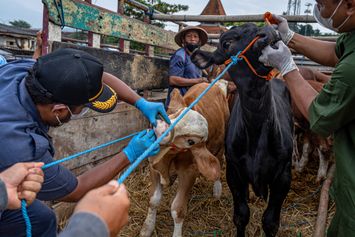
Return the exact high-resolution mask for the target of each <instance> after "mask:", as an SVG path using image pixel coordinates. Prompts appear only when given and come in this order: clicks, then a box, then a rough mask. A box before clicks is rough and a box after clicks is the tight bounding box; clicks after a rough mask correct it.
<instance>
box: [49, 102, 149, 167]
mask: <svg viewBox="0 0 355 237" xmlns="http://www.w3.org/2000/svg"><path fill="white" fill-rule="evenodd" d="M148 126H149V123H148V121H147V120H146V119H145V118H144V117H143V115H142V114H141V113H140V112H139V111H138V110H137V109H135V108H134V107H133V106H130V105H128V104H126V103H119V104H118V105H117V106H116V108H115V109H114V110H113V111H112V112H110V113H105V114H100V113H96V112H94V111H89V112H88V114H87V115H86V116H85V117H83V118H80V119H76V120H72V121H70V122H69V123H66V124H64V125H63V126H61V127H59V128H55V129H51V131H50V135H51V136H52V137H53V144H54V147H55V150H56V153H55V159H62V158H64V157H67V156H69V155H73V154H75V153H78V152H80V151H84V150H87V149H90V148H92V147H96V146H98V145H101V144H103V143H106V142H109V141H112V140H115V139H118V138H121V137H124V136H127V135H129V134H131V133H133V132H137V131H140V130H142V129H145V128H148ZM129 140H130V139H127V140H125V141H122V142H119V143H116V144H113V145H111V146H109V147H106V148H103V149H100V150H98V151H94V152H91V153H88V154H86V155H82V156H80V157H78V158H75V159H73V160H71V161H67V162H65V163H63V165H64V166H65V167H67V168H68V169H71V170H75V169H80V168H82V167H83V168H85V166H86V165H88V164H95V163H98V162H100V161H101V160H103V159H106V158H108V157H111V156H113V155H115V154H117V153H118V152H120V151H121V149H122V148H123V147H124V146H125V145H127V143H128V142H129ZM79 173H81V172H79Z"/></svg>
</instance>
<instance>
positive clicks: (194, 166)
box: [140, 83, 229, 237]
mask: <svg viewBox="0 0 355 237" xmlns="http://www.w3.org/2000/svg"><path fill="white" fill-rule="evenodd" d="M207 86H208V84H207V83H201V84H197V85H194V86H193V87H191V88H190V89H189V91H188V92H187V93H186V94H185V95H184V97H182V96H181V95H180V93H179V92H178V90H174V91H173V92H172V95H171V102H170V105H169V109H168V114H169V117H170V119H171V120H172V122H173V121H174V119H175V118H176V117H177V116H178V115H179V114H180V113H181V112H182V111H183V110H184V109H185V108H186V107H187V106H188V105H190V104H191V103H192V102H193V101H194V100H195V99H196V98H197V96H198V95H199V94H200V93H201V92H202V91H203V90H204V89H205V88H206V87H207ZM228 118H229V110H228V103H227V100H226V96H225V95H224V93H223V92H222V90H221V89H220V88H219V87H217V86H213V87H212V88H211V90H210V91H209V92H208V93H207V94H206V95H205V96H204V97H203V98H202V99H201V100H200V102H199V103H198V104H196V105H195V106H194V107H193V110H190V111H189V112H188V113H187V114H186V115H185V117H184V118H183V119H182V120H181V121H180V122H179V123H178V124H177V126H176V127H175V129H174V130H173V132H171V133H170V134H169V135H168V137H166V138H165V139H164V140H163V141H162V146H161V152H160V153H159V154H158V155H156V156H154V157H151V158H150V159H149V164H150V174H151V181H152V185H151V190H150V202H149V209H148V214H147V217H146V219H145V222H144V225H143V228H142V230H141V233H140V235H141V236H151V235H152V233H153V231H154V228H155V221H156V213H157V208H158V205H159V203H160V201H161V198H162V188H163V186H168V185H172V183H173V182H174V181H175V179H174V178H175V177H176V178H177V180H178V187H177V193H176V196H175V198H174V200H173V202H172V204H171V216H172V217H173V219H174V233H173V236H174V237H178V236H182V224H183V221H184V217H185V215H186V213H187V204H188V200H189V196H190V191H191V189H192V187H193V185H194V183H195V179H196V178H197V177H198V176H199V175H200V174H201V175H202V176H204V177H205V178H206V179H207V180H210V181H213V182H214V187H213V192H214V196H215V197H217V198H219V197H220V195H221V191H222V185H221V182H220V176H221V172H220V171H221V164H220V161H221V160H222V158H223V155H224V136H225V127H226V123H227V120H228ZM166 128H167V125H166V124H165V123H164V122H160V123H158V126H157V128H156V133H157V136H160V135H161V134H162V133H163V131H165V129H166Z"/></svg>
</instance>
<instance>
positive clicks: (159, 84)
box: [52, 42, 169, 90]
mask: <svg viewBox="0 0 355 237" xmlns="http://www.w3.org/2000/svg"><path fill="white" fill-rule="evenodd" d="M52 48H53V50H55V49H58V48H76V49H81V50H84V51H86V52H88V53H90V54H92V55H94V56H95V57H97V58H99V59H100V60H101V62H102V63H103V64H104V67H105V68H104V70H105V71H106V72H108V73H111V74H113V75H115V76H117V77H118V78H120V79H121V80H122V81H124V82H125V83H126V84H127V85H129V86H130V87H131V88H133V89H137V90H138V89H139V90H144V89H159V88H167V86H168V69H169V60H168V59H161V58H151V57H147V56H143V55H132V54H127V53H121V52H116V51H110V50H104V49H97V48H89V47H84V46H78V45H73V44H69V43H61V42H53V44H52Z"/></svg>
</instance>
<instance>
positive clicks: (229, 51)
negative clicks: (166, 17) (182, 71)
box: [191, 23, 281, 84]
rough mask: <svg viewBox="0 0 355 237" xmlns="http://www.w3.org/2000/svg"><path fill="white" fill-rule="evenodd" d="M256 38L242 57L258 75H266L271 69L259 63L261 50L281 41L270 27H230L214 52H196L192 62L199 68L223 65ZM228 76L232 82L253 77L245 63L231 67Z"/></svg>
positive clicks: (253, 25) (245, 25)
mask: <svg viewBox="0 0 355 237" xmlns="http://www.w3.org/2000/svg"><path fill="white" fill-rule="evenodd" d="M257 36H259V39H258V40H257V41H256V42H255V43H254V44H253V45H252V46H251V47H250V48H249V50H247V51H246V52H245V54H244V55H245V56H246V57H247V58H248V60H249V61H250V63H251V64H252V66H253V67H254V68H255V69H256V71H257V73H258V74H259V75H266V74H268V73H269V72H270V71H271V70H272V68H271V67H266V66H264V65H263V64H262V63H261V62H259V60H258V58H259V57H260V55H261V50H262V49H263V48H264V47H265V46H267V45H273V44H274V43H276V42H277V41H278V40H280V39H281V38H280V36H279V33H278V32H277V31H275V30H274V29H273V28H272V27H271V26H264V27H258V26H256V25H255V24H252V23H247V24H244V25H242V26H235V27H232V28H231V29H230V30H228V31H227V32H225V33H223V34H222V35H221V37H220V40H219V44H218V46H217V49H216V50H215V51H214V52H212V53H211V52H206V51H202V50H196V51H195V52H194V53H193V54H192V57H191V58H192V61H193V62H194V63H195V64H196V65H197V66H198V67H200V68H207V67H209V66H210V65H212V64H218V65H220V64H223V63H224V62H225V61H226V60H227V59H229V58H230V57H231V56H233V55H236V54H237V53H238V52H241V51H243V50H244V49H245V48H246V47H247V46H248V45H249V44H250V43H251V42H252V40H253V39H254V38H255V37H257ZM243 61H244V60H243ZM229 74H230V75H231V77H232V78H233V79H234V80H236V78H244V77H247V76H248V77H250V76H255V75H254V74H253V73H252V71H251V70H250V68H249V67H248V65H247V64H246V62H239V63H238V64H237V65H235V66H233V67H231V69H230V70H229ZM238 84H239V82H238Z"/></svg>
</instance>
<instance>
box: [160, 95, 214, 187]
mask: <svg viewBox="0 0 355 237" xmlns="http://www.w3.org/2000/svg"><path fill="white" fill-rule="evenodd" d="M186 107H187V105H186V103H185V102H184V99H183V97H182V96H181V95H180V92H179V91H178V90H177V89H174V90H173V92H172V93H171V102H170V105H169V109H168V114H169V118H170V120H171V122H172V123H173V122H174V121H175V120H176V118H177V117H178V116H179V115H180V114H181V113H182V112H183V111H184V110H185V109H186ZM167 128H168V125H167V124H166V123H165V122H163V121H158V125H157V127H156V128H155V133H156V135H157V137H159V136H161V134H162V133H163V132H164V131H165V130H166V129H167ZM207 138H208V122H207V120H206V119H205V117H203V116H202V115H201V114H200V113H199V112H197V111H195V110H189V111H188V112H187V113H186V115H185V116H184V117H183V118H182V119H181V120H180V121H179V122H178V123H177V125H176V127H175V128H174V130H173V132H171V133H170V134H168V136H167V137H166V138H164V139H163V140H162V142H161V145H163V146H165V147H169V151H170V152H174V153H176V154H178V153H181V152H191V153H192V156H193V159H194V163H196V165H197V168H198V170H199V172H200V173H201V174H202V175H203V176H205V177H206V178H207V179H209V180H216V179H217V178H219V176H220V164H219V161H218V159H217V158H216V157H215V156H214V155H213V154H212V153H211V152H210V151H209V150H208V149H207V147H206V141H207ZM162 150H164V151H165V152H164V154H158V155H157V157H155V158H154V160H155V161H154V163H155V164H156V163H157V162H159V161H160V160H161V159H164V156H165V155H166V154H167V153H168V152H169V151H167V150H166V149H162Z"/></svg>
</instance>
